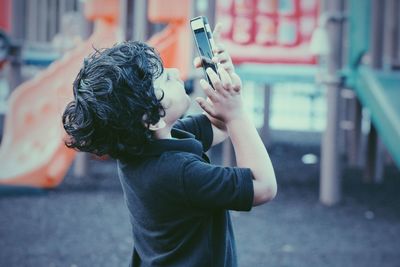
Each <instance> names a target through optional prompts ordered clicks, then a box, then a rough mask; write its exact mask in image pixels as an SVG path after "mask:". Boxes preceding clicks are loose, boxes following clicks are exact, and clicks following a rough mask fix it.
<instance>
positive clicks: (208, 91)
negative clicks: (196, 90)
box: [200, 79, 218, 102]
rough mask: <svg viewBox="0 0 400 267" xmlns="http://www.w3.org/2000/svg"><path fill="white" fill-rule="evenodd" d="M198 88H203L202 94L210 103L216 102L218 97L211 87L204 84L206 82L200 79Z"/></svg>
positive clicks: (206, 83)
mask: <svg viewBox="0 0 400 267" xmlns="http://www.w3.org/2000/svg"><path fill="white" fill-rule="evenodd" d="M200 86H201V88H203V90H204V93H205V94H206V95H207V96H208V98H210V100H211V101H212V102H218V97H217V95H216V93H215V91H214V89H213V88H212V87H211V85H210V84H209V83H208V82H206V80H204V79H201V80H200Z"/></svg>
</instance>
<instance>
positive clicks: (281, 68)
mask: <svg viewBox="0 0 400 267" xmlns="http://www.w3.org/2000/svg"><path fill="white" fill-rule="evenodd" d="M235 69H236V72H237V74H238V75H239V76H240V78H242V80H250V81H255V82H258V83H267V84H274V83H280V82H304V83H314V82H315V75H316V73H317V69H318V66H314V65H284V64H282V65H281V64H241V65H238V66H236V68H235Z"/></svg>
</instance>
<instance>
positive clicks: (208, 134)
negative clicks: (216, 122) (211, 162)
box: [173, 114, 213, 151]
mask: <svg viewBox="0 0 400 267" xmlns="http://www.w3.org/2000/svg"><path fill="white" fill-rule="evenodd" d="M173 128H176V129H179V130H183V131H186V132H189V133H191V134H193V135H194V136H195V138H196V139H197V140H199V141H200V142H201V143H202V145H203V150H204V151H207V150H208V149H210V147H211V145H212V142H213V131H212V127H211V122H210V120H209V119H208V118H207V116H206V115H204V114H199V115H190V116H187V117H185V118H183V119H180V120H178V121H177V122H176V123H175V124H174V126H173Z"/></svg>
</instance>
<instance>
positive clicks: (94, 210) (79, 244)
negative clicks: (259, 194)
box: [0, 143, 400, 267]
mask: <svg viewBox="0 0 400 267" xmlns="http://www.w3.org/2000/svg"><path fill="white" fill-rule="evenodd" d="M306 153H314V154H316V155H318V154H319V147H318V146H317V145H309V144H307V145H304V144H303V145H293V144H288V143H275V144H273V145H272V147H271V149H270V154H271V158H272V160H273V162H274V165H275V170H276V174H277V178H278V181H279V182H278V183H279V192H278V196H277V198H276V199H275V200H274V201H273V202H271V203H270V204H267V205H264V206H261V207H256V208H254V209H253V210H252V211H251V212H249V213H241V212H233V213H232V217H233V222H234V226H235V231H236V241H237V248H238V257H239V265H240V266H244V267H247V266H255V267H257V266H282V267H283V266H295V267H297V266H299V267H302V266H307V267H309V266H340V267H343V266H400V253H399V252H400V238H399V237H400V223H399V222H400V194H399V193H398V192H399V190H400V174H399V171H398V170H396V169H395V168H394V167H388V168H386V174H385V176H386V179H385V182H384V184H382V185H379V186H378V185H366V184H363V183H362V182H361V172H360V171H359V170H352V169H346V171H345V173H344V179H343V201H342V202H341V203H340V204H339V205H336V206H334V207H325V206H322V205H321V204H319V203H318V175H319V171H318V170H319V165H318V164H314V165H304V164H303V163H302V161H301V157H302V155H304V154H306ZM130 231H131V229H130V225H129V218H128V213H127V209H126V208H125V204H124V199H123V195H122V190H121V188H120V185H119V181H118V178H117V175H116V164H115V162H114V161H98V160H90V169H89V175H88V176H87V177H85V178H76V177H73V176H72V175H71V174H68V176H67V177H66V179H65V180H64V182H63V183H62V184H61V186H59V187H58V188H56V189H54V190H50V191H42V190H24V189H19V190H16V189H10V188H5V187H1V188H0V266H6V267H13V266H66V267H78V266H79V267H80V266H127V265H128V261H129V257H130V253H131V247H132V238H131V236H130Z"/></svg>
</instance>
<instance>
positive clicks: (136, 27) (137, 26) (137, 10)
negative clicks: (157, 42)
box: [132, 0, 149, 41]
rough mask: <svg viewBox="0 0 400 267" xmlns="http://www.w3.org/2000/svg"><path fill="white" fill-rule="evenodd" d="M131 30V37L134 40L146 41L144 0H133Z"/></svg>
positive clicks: (146, 28) (145, 3)
mask: <svg viewBox="0 0 400 267" xmlns="http://www.w3.org/2000/svg"><path fill="white" fill-rule="evenodd" d="M132 31H133V33H132V39H133V40H135V41H146V40H147V38H148V37H149V36H148V22H147V1H146V0H134V3H133V26H132Z"/></svg>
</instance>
